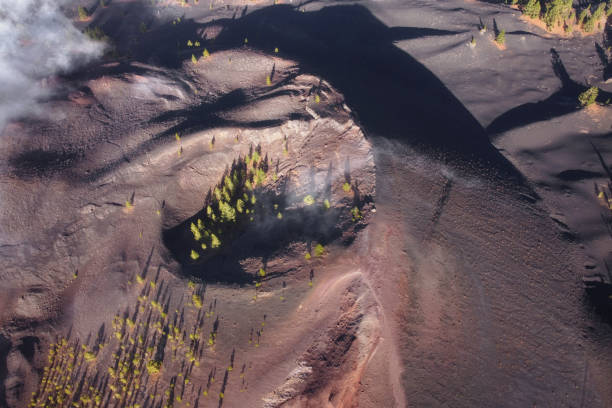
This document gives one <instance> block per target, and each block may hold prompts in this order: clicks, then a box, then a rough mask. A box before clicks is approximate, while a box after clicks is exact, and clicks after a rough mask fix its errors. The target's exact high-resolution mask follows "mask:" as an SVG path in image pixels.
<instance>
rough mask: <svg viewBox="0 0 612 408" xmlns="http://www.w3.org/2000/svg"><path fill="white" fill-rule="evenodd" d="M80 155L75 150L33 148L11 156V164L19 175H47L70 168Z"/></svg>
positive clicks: (25, 176)
mask: <svg viewBox="0 0 612 408" xmlns="http://www.w3.org/2000/svg"><path fill="white" fill-rule="evenodd" d="M78 157H79V154H78V153H76V152H73V151H45V150H31V151H28V152H24V153H21V154H20V155H18V156H16V157H13V158H11V159H10V162H9V164H10V165H11V166H12V167H13V169H14V172H15V174H16V175H17V176H19V177H24V178H27V177H46V176H52V175H54V174H57V173H59V172H61V171H63V170H66V169H69V168H70V167H72V165H73V164H74V163H75V161H76V160H77V159H78Z"/></svg>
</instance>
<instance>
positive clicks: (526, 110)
mask: <svg viewBox="0 0 612 408" xmlns="http://www.w3.org/2000/svg"><path fill="white" fill-rule="evenodd" d="M550 53H551V58H552V59H551V62H552V67H553V72H554V73H555V75H556V76H557V78H559V80H560V81H561V89H559V90H558V91H557V92H555V93H553V94H552V95H551V96H549V97H548V98H546V99H545V100H543V101H540V102H534V103H525V104H523V105H520V106H517V107H516V108H513V109H511V110H509V111H507V112H505V113H503V114H502V115H500V116H498V117H497V118H496V119H495V120H494V121H493V122H491V124H490V125H489V126H487V132H488V133H489V134H490V135H496V134H500V133H503V132H507V131H508V130H512V129H515V128H518V127H522V126H526V125H529V124H531V123H535V122H542V121H546V120H550V119H553V118H556V117H559V116H563V115H567V114H568V113H572V112H575V111H576V110H578V109H579V108H580V106H579V104H578V95H580V94H581V93H582V92H584V91H586V90H587V89H588V86H586V85H583V84H581V83H579V82H576V81H574V80H573V79H571V78H570V76H569V74H568V73H567V70H566V69H565V66H564V65H563V61H562V60H561V57H560V56H559V53H557V51H556V50H555V49H554V48H551V50H550ZM610 98H612V93H609V92H605V91H603V90H601V89H600V90H599V95H598V97H597V101H598V102H600V103H604V102H606V101H607V100H609V99H610Z"/></svg>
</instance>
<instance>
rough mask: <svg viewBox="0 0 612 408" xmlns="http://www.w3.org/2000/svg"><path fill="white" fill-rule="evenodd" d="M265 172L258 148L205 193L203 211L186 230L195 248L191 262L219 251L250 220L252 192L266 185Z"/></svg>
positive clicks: (266, 161) (253, 199)
mask: <svg viewBox="0 0 612 408" xmlns="http://www.w3.org/2000/svg"><path fill="white" fill-rule="evenodd" d="M268 169H269V163H268V157H267V155H266V156H265V157H262V155H261V148H260V147H257V148H256V149H253V148H252V147H251V149H250V151H249V154H247V155H246V157H244V158H243V157H240V158H238V160H237V161H234V163H232V166H231V168H230V170H229V171H228V172H226V174H224V176H223V178H222V179H221V182H220V183H219V184H218V185H217V186H216V187H215V188H214V190H212V191H209V192H208V195H207V197H206V200H205V204H204V209H203V210H202V211H201V212H200V214H198V215H197V216H196V217H195V218H194V220H193V221H192V222H191V224H190V226H189V229H190V232H191V234H192V235H193V239H194V242H195V245H196V248H195V249H194V248H191V251H190V254H189V256H190V257H191V259H193V260H197V259H198V258H199V257H200V254H201V253H203V252H206V251H207V250H210V249H215V248H219V247H220V246H221V244H222V240H224V239H225V237H226V236H227V235H229V234H230V233H231V232H232V230H233V229H234V228H235V226H236V225H237V224H240V223H241V222H243V221H245V220H253V214H254V213H255V206H256V203H257V198H256V196H255V189H256V187H259V186H262V185H263V184H264V182H265V181H266V178H267V175H268Z"/></svg>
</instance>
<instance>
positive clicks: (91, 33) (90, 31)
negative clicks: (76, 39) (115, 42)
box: [83, 27, 109, 42]
mask: <svg viewBox="0 0 612 408" xmlns="http://www.w3.org/2000/svg"><path fill="white" fill-rule="evenodd" d="M83 33H84V34H85V35H86V36H87V37H89V38H90V39H92V40H94V41H104V42H109V38H108V36H107V35H106V34H105V33H104V31H102V29H101V28H100V27H87V28H86V29H85V30H84V31H83Z"/></svg>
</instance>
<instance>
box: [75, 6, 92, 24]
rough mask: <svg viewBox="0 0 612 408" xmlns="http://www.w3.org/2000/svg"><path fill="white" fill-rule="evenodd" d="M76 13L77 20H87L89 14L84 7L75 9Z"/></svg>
mask: <svg viewBox="0 0 612 408" xmlns="http://www.w3.org/2000/svg"><path fill="white" fill-rule="evenodd" d="M77 12H78V14H79V20H81V21H86V20H87V19H88V18H89V12H88V11H87V9H86V8H85V7H83V6H79V7H78V8H77Z"/></svg>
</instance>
